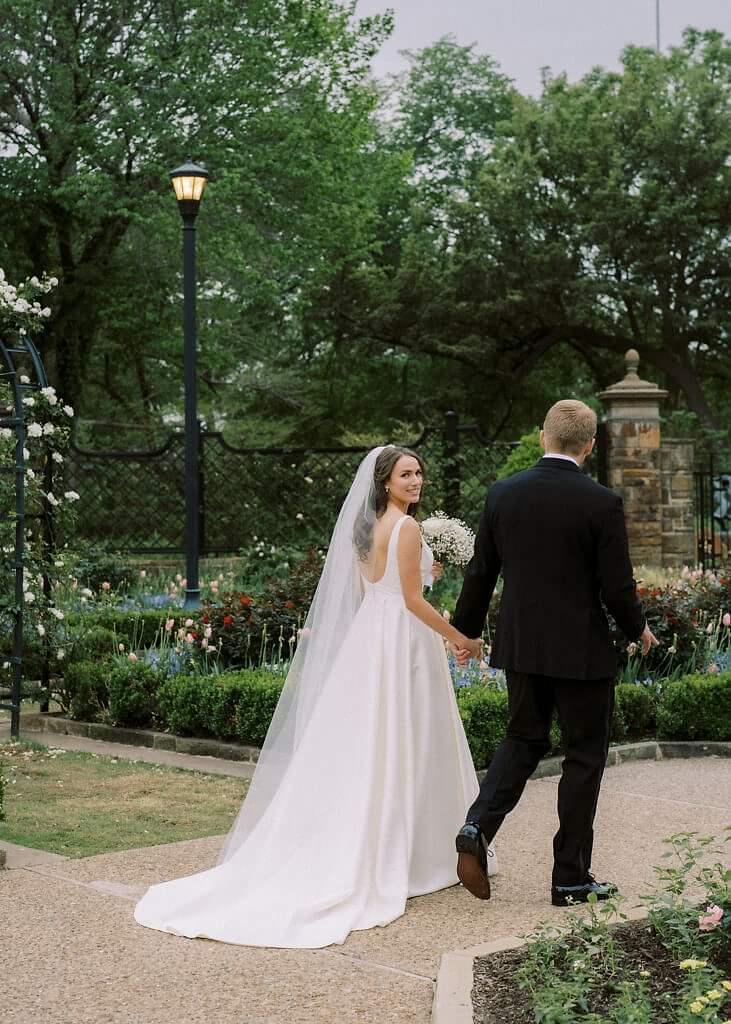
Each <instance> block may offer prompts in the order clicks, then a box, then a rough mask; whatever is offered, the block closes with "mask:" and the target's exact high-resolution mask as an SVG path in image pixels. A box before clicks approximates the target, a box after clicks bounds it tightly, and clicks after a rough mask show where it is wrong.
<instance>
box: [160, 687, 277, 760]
mask: <svg viewBox="0 0 731 1024" xmlns="http://www.w3.org/2000/svg"><path fill="white" fill-rule="evenodd" d="M282 683H283V680H282V678H281V677H280V676H274V675H272V674H271V673H269V672H265V671H262V670H258V669H242V670H240V671H238V672H228V673H225V674H221V675H218V676H195V675H193V676H174V677H173V678H172V679H168V680H166V681H165V682H164V683H163V684H162V686H161V687H160V689H159V690H158V694H157V698H158V715H159V718H160V721H161V722H162V723H163V724H164V725H165V727H166V728H168V729H169V730H170V731H171V732H173V733H177V734H179V735H195V736H205V735H213V736H215V737H216V738H217V739H220V740H236V741H239V742H241V743H248V744H251V745H252V746H256V747H260V746H261V745H262V743H263V742H264V737H265V736H266V734H267V730H268V728H269V725H270V723H271V720H272V716H273V714H274V709H275V708H276V706H277V701H278V700H279V695H280V693H281V692H282Z"/></svg>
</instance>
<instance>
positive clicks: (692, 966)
mask: <svg viewBox="0 0 731 1024" xmlns="http://www.w3.org/2000/svg"><path fill="white" fill-rule="evenodd" d="M680 966H681V968H682V969H683V970H684V971H697V970H698V968H699V967H707V966H708V961H707V960H693V959H690V960H681V961H680Z"/></svg>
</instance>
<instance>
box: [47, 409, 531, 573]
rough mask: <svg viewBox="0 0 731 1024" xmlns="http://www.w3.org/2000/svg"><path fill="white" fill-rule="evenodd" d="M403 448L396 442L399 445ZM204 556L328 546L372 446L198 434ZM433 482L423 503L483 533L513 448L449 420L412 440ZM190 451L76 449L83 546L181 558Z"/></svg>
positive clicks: (180, 447)
mask: <svg viewBox="0 0 731 1024" xmlns="http://www.w3.org/2000/svg"><path fill="white" fill-rule="evenodd" d="M394 440H397V439H394ZM200 441H201V447H200V451H201V457H200V469H199V474H200V478H199V485H200V496H201V497H200V501H201V527H202V529H201V553H202V554H204V555H219V554H229V553H232V552H236V551H238V550H239V549H240V548H242V547H247V546H249V545H250V544H251V543H252V541H253V540H254V539H258V540H260V541H264V542H265V543H275V544H277V546H281V545H283V544H296V545H298V546H301V545H303V544H317V545H323V544H325V543H326V542H327V538H328V537H329V535H330V531H331V529H332V525H333V516H334V515H335V513H336V511H337V509H338V507H339V506H340V504H341V503H342V501H343V500H344V498H345V495H346V494H347V491H348V488H349V487H350V484H351V482H352V480H353V477H354V475H355V471H356V469H357V466H358V463H359V462H360V461H361V459H362V458H363V456H364V454H365V452H366V451H367V450H368V449H367V448H366V447H352V448H294V447H291V448H290V447H286V448H285V447H279V448H235V447H233V446H232V445H230V444H228V442H227V441H226V440H225V438H224V437H223V435H222V434H220V433H216V432H209V431H201V437H200ZM404 443H407V444H408V445H409V447H412V448H414V449H416V450H418V451H419V453H420V454H421V455H422V456H423V458H424V460H425V462H426V465H427V473H428V478H429V485H428V490H427V491H426V492H425V496H424V505H425V507H426V509H427V510H428V511H433V510H435V509H437V508H441V509H444V510H445V511H446V512H448V513H449V514H450V515H457V516H460V517H461V518H462V519H464V520H465V521H466V522H467V523H469V524H470V525H471V526H472V527H473V528H474V527H476V526H477V522H478V520H479V516H480V512H481V511H482V506H483V503H484V500H485V493H486V490H487V487H488V486H489V485H490V483H492V482H493V481H494V480H495V477H496V475H497V472H498V470H499V468H500V466H501V465H502V464H503V462H504V461H505V459H506V458H507V456H508V454H509V453H510V451H511V449H512V448H513V447H514V446H515V442H505V441H497V442H496V441H490V440H488V439H487V438H485V437H484V436H483V435H482V433H481V432H480V430H479V428H478V427H476V426H474V425H467V424H461V423H460V422H459V418H458V416H457V415H456V414H455V413H447V414H446V416H445V417H444V421H443V423H442V424H440V425H438V426H432V427H427V428H426V429H425V430H424V431H423V432H422V434H421V436H420V437H418V438H416V440H413V441H411V440H410V439H404ZM184 444H185V439H184V435H183V434H182V433H175V434H171V435H170V437H168V439H167V440H166V442H165V443H164V444H163V445H162V446H161V447H159V448H156V449H153V450H148V451H88V450H86V449H82V448H79V447H78V446H76V445H72V446H71V450H70V452H69V456H68V459H67V472H68V477H67V486H68V487H70V488H71V489H73V490H75V491H76V492H77V493H78V494H79V495H80V501H79V505H78V508H79V517H78V529H77V538H79V539H84V540H88V541H91V542H93V543H95V544H97V545H99V546H101V547H106V548H108V549H110V550H116V551H126V552H130V553H145V554H153V553H166V554H173V553H180V552H182V551H183V550H184V535H183V531H184V524H185V515H184V505H185V493H184Z"/></svg>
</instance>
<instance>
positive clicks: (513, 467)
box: [497, 427, 543, 480]
mask: <svg viewBox="0 0 731 1024" xmlns="http://www.w3.org/2000/svg"><path fill="white" fill-rule="evenodd" d="M540 434H541V431H540V428H539V427H536V429H535V430H532V431H531V432H530V434H524V435H523V436H522V437H521V439H520V442H519V443H518V445H517V446H516V447H515V448H513V450H512V452H511V453H510V455H508V457H507V459H506V460H505V462H504V463H503V464H502V466H501V467H500V469H499V470H498V474H497V479H498V480H505V479H506V478H507V477H509V476H513V474H514V473H520V472H521V470H523V469H530V467H531V466H535V464H536V462H538V460H539V459H540V458H541V456H542V455H543V449H542V448H541V442H540Z"/></svg>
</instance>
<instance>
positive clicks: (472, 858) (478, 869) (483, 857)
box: [455, 821, 490, 900]
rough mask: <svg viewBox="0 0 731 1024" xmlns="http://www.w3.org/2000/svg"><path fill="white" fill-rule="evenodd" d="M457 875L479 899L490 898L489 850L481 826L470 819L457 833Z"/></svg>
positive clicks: (466, 887)
mask: <svg viewBox="0 0 731 1024" xmlns="http://www.w3.org/2000/svg"><path fill="white" fill-rule="evenodd" d="M455 845H456V847H457V854H458V857H457V877H458V878H459V880H460V882H461V883H462V885H463V886H464V887H465V889H467V891H468V892H471V893H472V895H473V896H475V897H476V898H477V899H478V900H489V899H490V879H489V877H488V874H487V851H486V849H485V841H484V839H483V837H482V832H481V830H480V826H479V825H478V824H477V823H476V822H474V821H468V822H467V823H466V824H465V825H463V826H462V828H461V829H460V830H459V832H458V833H457V839H456V840H455Z"/></svg>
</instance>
